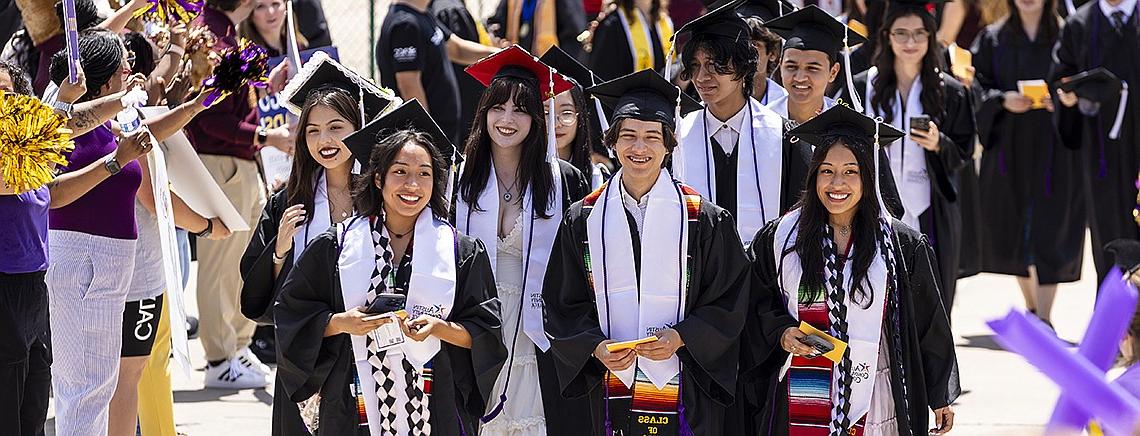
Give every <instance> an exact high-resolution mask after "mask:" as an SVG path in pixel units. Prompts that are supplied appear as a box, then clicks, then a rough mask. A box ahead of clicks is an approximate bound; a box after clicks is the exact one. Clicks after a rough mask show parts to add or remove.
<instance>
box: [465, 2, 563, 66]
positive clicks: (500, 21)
mask: <svg viewBox="0 0 1140 436" xmlns="http://www.w3.org/2000/svg"><path fill="white" fill-rule="evenodd" d="M522 1H525V0H522ZM539 7H542V6H541V5H538V6H536V8H539ZM554 10H555V14H554V26H555V27H556V29H555V33H557V34H558V48H561V49H562V50H563V51H565V52H566V54H568V55H570V56H573V57H575V58H577V57H578V54H579V53H581V52H582V43H580V42H578V34H580V33H582V31H583V30H586V10H585V9H583V7H582V2H580V1H577V0H555V1H554ZM535 12H536V13H535V15H537V9H536V10H535ZM492 24H497V25H498V30H497V31H496V32H495V34H496V35H497V36H498V37H500V38H504V37H505V36H506V34H507V0H501V1H500V2H499V7H498V8H495V14H494V15H492V16H491V17H490V18H487V25H492ZM518 44H519V45H520V46H522V48H524V49H526V51H528V52H529V51H530V50H531V48H532V47H534V23H530V32H529V33H528V34H526V35H522V32H519V42H518ZM534 55H535V56H542V53H534Z"/></svg>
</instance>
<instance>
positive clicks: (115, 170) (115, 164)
mask: <svg viewBox="0 0 1140 436" xmlns="http://www.w3.org/2000/svg"><path fill="white" fill-rule="evenodd" d="M103 168H104V169H106V170H107V172H108V173H111V175H112V176H114V175H116V174H119V171H122V170H123V167H122V166H121V165H119V161H117V160H115V155H110V156H107V159H105V160H103Z"/></svg>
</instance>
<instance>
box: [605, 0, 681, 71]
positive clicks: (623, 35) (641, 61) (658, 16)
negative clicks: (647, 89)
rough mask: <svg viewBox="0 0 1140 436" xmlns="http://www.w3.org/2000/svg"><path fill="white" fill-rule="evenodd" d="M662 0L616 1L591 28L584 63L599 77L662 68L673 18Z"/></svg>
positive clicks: (669, 42) (668, 44)
mask: <svg viewBox="0 0 1140 436" xmlns="http://www.w3.org/2000/svg"><path fill="white" fill-rule="evenodd" d="M663 3H664V2H662V1H661V0H617V1H615V2H614V3H613V4H612V5H610V6H609V7H608V8H607V9H606V11H605V12H604V14H605V17H603V18H602V19H601V20H599V21H598V27H597V28H595V29H594V31H593V36H592V38H593V39H592V42H591V47H592V48H591V51H590V56H589V61H588V62H587V65H588V66H589V67H590V69H591V70H593V71H594V72H595V73H597V74H598V77H601V78H602V80H613V79H616V78H618V77H622V76H625V75H627V74H630V73H633V72H635V71H641V70H644V69H651V70H654V71H658V72H660V71H662V70H664V69H665V63H666V62H667V59H666V58H665V57H666V56H668V54H669V46H670V45H671V44H672V42H671V41H672V38H673V20H671V19H669V11H668V10H666V8H665V6H664V5H663Z"/></svg>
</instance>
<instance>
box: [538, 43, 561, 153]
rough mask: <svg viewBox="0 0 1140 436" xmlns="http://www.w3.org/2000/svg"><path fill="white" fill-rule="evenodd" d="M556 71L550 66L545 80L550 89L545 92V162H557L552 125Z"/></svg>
mask: <svg viewBox="0 0 1140 436" xmlns="http://www.w3.org/2000/svg"><path fill="white" fill-rule="evenodd" d="M534 60H535V61H536V62H539V60H538V58H534ZM557 73H558V71H557V70H555V69H554V68H551V69H550V75H549V76H548V77H549V78H548V79H547V82H546V84H547V86H549V87H550V88H549V89H550V91H549V94H547V97H548V98H549V100H550V103H549V106H548V113H547V114H546V161H547V162H557V159H558V144H557V140H556V137H557V135H556V133H555V131H554V127H555V126H554V117H555V114H554V75H555V74H557Z"/></svg>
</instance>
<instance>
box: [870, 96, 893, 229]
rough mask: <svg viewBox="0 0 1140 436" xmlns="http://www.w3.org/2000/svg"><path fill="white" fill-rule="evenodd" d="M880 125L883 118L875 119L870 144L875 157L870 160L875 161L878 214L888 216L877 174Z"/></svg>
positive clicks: (879, 176)
mask: <svg viewBox="0 0 1140 436" xmlns="http://www.w3.org/2000/svg"><path fill="white" fill-rule="evenodd" d="M882 123H883V117H875V137H874V139H873V140H874V142H873V144H872V149H873V150H874V153H875V155H874V156H872V157H871V158H872V159H874V160H875V195H876V196H878V197H879V214H880V215H882V216H886V215H889V212H887V203H886V201H883V188H882V183H881V181H880V179H881V178H882V177H881V176H882V173H880V172H879V150H880V148H881V146H880V145H879V125H880V124H882Z"/></svg>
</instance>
